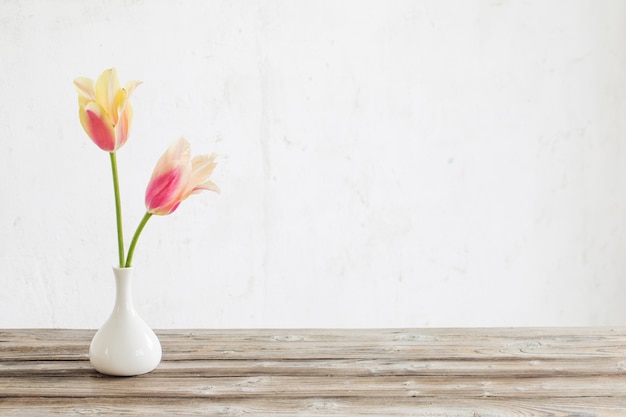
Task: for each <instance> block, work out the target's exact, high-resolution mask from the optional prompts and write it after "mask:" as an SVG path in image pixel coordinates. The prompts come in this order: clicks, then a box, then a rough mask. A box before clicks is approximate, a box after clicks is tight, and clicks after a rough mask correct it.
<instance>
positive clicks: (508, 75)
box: [0, 0, 626, 328]
mask: <svg viewBox="0 0 626 417" xmlns="http://www.w3.org/2000/svg"><path fill="white" fill-rule="evenodd" d="M625 40H626V2H623V1H620V0H616V1H603V0H588V1H574V0H562V1H556V0H549V1H545V0H535V1H504V0H503V1H496V0H491V1H489V0H485V1H465V0H458V1H456V0H455V1H452V0H450V1H440V0H437V1H406V2H405V1H386V0H381V1H361V0H358V1H357V0H354V1H334V0H333V1H318V0H315V1H313V0H311V1H234V2H233V1H165V0H161V1H158V0H151V1H147V0H146V1H130V0H127V1H124V0H111V1H107V2H101V1H91V0H88V1H83V0H66V1H61V0H58V1H48V0H26V1H18V0H2V1H0V56H1V61H2V76H1V77H0V91H1V92H2V100H0V141H1V144H2V152H0V191H1V192H2V201H3V204H2V205H0V279H1V280H2V291H1V293H0V327H90V328H95V327H98V326H99V325H101V324H102V322H103V321H104V319H106V317H107V316H108V314H109V311H110V308H111V306H112V303H113V278H112V273H111V270H110V267H111V266H112V265H113V264H114V263H115V262H116V244H115V230H114V214H113V196H112V186H111V180H110V172H109V160H108V156H107V155H106V154H105V153H104V152H102V151H100V150H99V149H97V148H96V146H95V145H93V144H92V143H91V142H90V140H89V139H88V138H87V136H86V135H85V133H84V132H83V131H82V129H81V127H80V125H79V122H78V117H77V102H76V93H75V91H74V87H73V85H72V79H73V78H74V77H76V76H79V75H82V76H89V77H92V78H95V77H97V76H98V75H99V74H100V72H101V71H102V70H104V69H105V68H108V67H111V66H114V67H116V68H117V69H118V71H119V74H120V78H121V79H122V82H125V81H127V80H130V79H139V80H142V81H143V82H144V83H143V85H141V86H140V87H139V88H138V89H137V91H136V94H135V97H134V100H133V103H134V107H135V123H134V126H133V130H132V134H131V139H130V141H129V142H128V144H127V145H126V146H125V147H124V148H122V150H120V152H119V153H118V159H119V164H120V171H121V172H120V175H121V181H122V198H123V203H124V210H125V211H124V217H125V218H124V220H125V227H126V234H127V237H128V238H130V234H131V233H132V231H133V230H134V227H135V226H136V224H137V222H138V221H139V219H140V217H141V216H142V215H143V211H144V207H143V193H144V187H145V185H146V183H147V180H148V178H149V175H150V173H151V171H152V167H153V164H154V163H155V162H156V160H157V158H158V157H159V156H160V154H161V153H162V152H163V150H164V149H165V148H166V147H167V146H168V145H169V144H170V143H171V142H172V141H173V140H174V139H176V138H177V137H178V136H179V135H184V136H186V137H187V138H188V139H189V140H190V142H191V143H192V149H193V151H194V153H209V152H211V151H216V152H217V153H218V154H219V155H220V157H219V162H220V165H219V166H218V168H217V170H216V174H215V181H216V182H217V183H218V184H219V185H220V186H221V188H222V190H223V192H222V194H221V195H220V196H217V195H214V194H209V193H205V194H202V195H199V196H194V197H192V198H191V199H189V200H187V201H185V202H184V203H183V205H181V207H180V209H179V210H178V211H177V212H176V213H174V214H173V215H171V216H168V217H159V218H153V219H152V220H151V221H150V223H149V224H148V226H147V228H146V231H145V232H144V235H143V236H142V240H141V241H140V243H139V247H138V250H137V253H136V255H135V265H136V275H137V281H136V285H135V298H136V304H137V307H138V309H139V310H140V312H141V314H142V316H144V318H145V319H146V320H147V321H148V322H149V323H150V324H151V325H153V326H154V327H157V328H163V327H290V326H293V327H313V326H332V327H380V326H385V327H387V326H496V325H498V326H499V325H505V326H508V325H512V326H513V325H515V326H519V325H617V324H626V303H624V302H623V300H624V298H625V296H626V292H625V291H626V235H625V232H626V180H625V178H626V168H625V167H626V145H625V144H624V141H625V140H626V122H625V120H626V117H625V116H626V75H625V74H626V44H625Z"/></svg>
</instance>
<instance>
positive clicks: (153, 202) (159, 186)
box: [145, 167, 185, 215]
mask: <svg viewBox="0 0 626 417" xmlns="http://www.w3.org/2000/svg"><path fill="white" fill-rule="evenodd" d="M184 177H185V175H184V173H183V172H182V170H181V169H180V168H178V167H177V168H175V169H173V170H171V171H169V172H166V173H164V174H162V175H159V176H157V177H156V178H153V179H152V180H150V183H149V184H148V188H147V189H146V199H145V203H146V209H147V210H148V212H150V213H152V214H159V215H165V214H170V213H171V212H173V211H174V210H176V207H177V206H178V204H179V203H180V200H179V198H178V195H179V192H180V185H181V184H184V182H185V181H184Z"/></svg>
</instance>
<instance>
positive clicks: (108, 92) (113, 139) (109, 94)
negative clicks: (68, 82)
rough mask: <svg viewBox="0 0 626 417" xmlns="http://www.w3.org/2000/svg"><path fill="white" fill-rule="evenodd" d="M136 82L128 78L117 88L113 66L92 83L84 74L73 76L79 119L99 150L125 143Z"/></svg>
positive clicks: (120, 145)
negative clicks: (124, 84)
mask: <svg viewBox="0 0 626 417" xmlns="http://www.w3.org/2000/svg"><path fill="white" fill-rule="evenodd" d="M139 84H141V82H140V81H131V82H129V83H127V84H126V86H125V87H124V88H120V81H119V78H118V77H117V71H115V69H114V68H111V69H108V70H106V71H104V72H103V73H102V75H100V77H99V78H98V80H97V81H96V82H95V83H94V81H93V80H91V79H89V78H85V77H79V78H76V79H74V85H75V86H76V90H77V91H78V106H79V109H78V115H79V117H80V123H81V124H82V126H83V129H85V132H87V135H89V137H90V138H91V140H92V141H93V142H94V143H95V144H96V145H98V147H99V148H100V149H102V150H103V151H107V152H115V151H116V150H118V149H119V148H121V147H122V146H123V145H124V144H125V143H126V140H127V139H128V132H129V130H130V124H131V121H132V118H133V109H132V107H131V105H130V101H129V99H130V95H131V93H132V92H133V91H134V90H135V88H136V87H137V86H138V85H139Z"/></svg>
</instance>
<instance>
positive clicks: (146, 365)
mask: <svg viewBox="0 0 626 417" xmlns="http://www.w3.org/2000/svg"><path fill="white" fill-rule="evenodd" d="M133 271H134V269H133V268H113V273H114V274H115V286H116V295H115V306H114V308H113V312H112V313H111V315H110V316H109V319H108V320H107V321H106V323H104V325H103V326H102V327H101V328H100V330H98V332H97V333H96V335H95V336H94V337H93V339H92V340H91V345H90V346H89V360H90V361H91V364H92V365H93V367H94V368H96V371H98V372H100V373H102V374H106V375H116V376H133V375H141V374H145V373H147V372H150V371H152V370H154V369H155V368H156V367H157V366H158V365H159V363H160V362H161V343H160V342H159V339H158V338H157V336H156V334H154V332H153V331H152V329H151V328H150V326H148V325H147V324H146V322H145V321H143V319H142V318H141V317H139V315H138V314H137V312H136V311H135V307H134V305H133V299H132V293H131V289H132V278H133Z"/></svg>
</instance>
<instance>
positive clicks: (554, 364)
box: [0, 357, 626, 378]
mask: <svg viewBox="0 0 626 417" xmlns="http://www.w3.org/2000/svg"><path fill="white" fill-rule="evenodd" d="M624 359H626V358H603V357H602V358H592V359H588V360H585V361H584V362H583V361H581V360H579V359H550V360H530V361H529V360H517V359H501V360H497V361H494V362H490V359H489V358H488V357H485V358H484V360H411V359H407V360H398V359H393V358H390V359H379V360H374V359H361V360H350V359H334V360H332V359H320V360H315V359H311V360H230V359H224V360H215V359H210V360H180V361H163V362H161V364H160V365H159V366H158V368H157V370H156V371H154V372H153V374H154V375H157V374H158V375H161V376H163V377H170V378H184V377H217V376H252V375H284V376H290V375H291V376H321V377H337V376H393V375H396V376H398V375H407V376H437V375H446V376H450V377H453V376H459V377H463V376H483V377H493V376H500V375H507V376H508V377H511V378H524V377H533V376H539V377H540V376H546V377H547V376H622V375H623V374H624V373H625V372H626V363H625V360H624ZM93 375H96V373H95V371H94V369H93V367H92V366H91V364H90V363H89V362H88V361H61V360H58V361H56V360H55V361H0V377H25V376H29V377H33V376H37V377H67V376H93Z"/></svg>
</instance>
